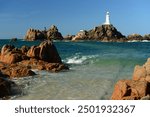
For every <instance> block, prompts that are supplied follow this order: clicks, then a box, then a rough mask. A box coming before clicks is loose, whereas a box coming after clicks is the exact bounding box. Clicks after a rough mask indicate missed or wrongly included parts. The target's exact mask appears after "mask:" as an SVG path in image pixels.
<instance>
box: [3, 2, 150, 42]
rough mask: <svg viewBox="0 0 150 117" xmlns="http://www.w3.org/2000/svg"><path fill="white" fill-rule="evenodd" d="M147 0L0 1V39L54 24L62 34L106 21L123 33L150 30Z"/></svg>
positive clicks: (22, 35)
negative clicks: (107, 12)
mask: <svg viewBox="0 0 150 117" xmlns="http://www.w3.org/2000/svg"><path fill="white" fill-rule="evenodd" d="M149 5H150V0H0V38H1V39H4V38H12V37H18V38H23V37H24V35H25V33H26V31H27V29H29V28H38V29H41V30H42V29H44V27H47V28H49V27H50V26H51V25H52V24H55V25H56V26H57V27H58V29H59V31H60V32H62V34H63V35H67V34H76V33H77V32H78V31H79V30H81V29H86V30H89V29H92V28H94V27H95V26H98V25H101V24H102V23H103V22H104V21H105V13H106V11H110V15H111V16H110V17H111V23H112V24H113V25H114V26H115V27H116V28H117V29H118V30H119V31H120V32H122V33H123V34H124V35H128V34H132V33H139V34H141V35H144V34H149V33H150V7H149Z"/></svg>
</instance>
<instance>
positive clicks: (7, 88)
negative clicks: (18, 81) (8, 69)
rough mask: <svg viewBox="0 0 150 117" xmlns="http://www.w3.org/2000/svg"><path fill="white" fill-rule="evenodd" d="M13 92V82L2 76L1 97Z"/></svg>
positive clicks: (0, 83)
mask: <svg viewBox="0 0 150 117" xmlns="http://www.w3.org/2000/svg"><path fill="white" fill-rule="evenodd" d="M10 94H11V82H10V81H8V80H5V79H3V78H0V98H3V97H6V96H9V95H10Z"/></svg>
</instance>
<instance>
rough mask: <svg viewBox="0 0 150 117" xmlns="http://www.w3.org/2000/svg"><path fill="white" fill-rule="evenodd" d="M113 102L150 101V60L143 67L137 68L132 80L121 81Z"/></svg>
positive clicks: (115, 90)
mask: <svg viewBox="0 0 150 117" xmlns="http://www.w3.org/2000/svg"><path fill="white" fill-rule="evenodd" d="M111 99H112V100H140V99H141V100H150V58H149V59H148V60H147V62H146V63H145V64H144V65H143V66H139V65H137V66H135V69H134V72H133V77H132V79H131V80H119V81H118V82H117V83H116V85H115V87H114V92H113V94H112V97H111Z"/></svg>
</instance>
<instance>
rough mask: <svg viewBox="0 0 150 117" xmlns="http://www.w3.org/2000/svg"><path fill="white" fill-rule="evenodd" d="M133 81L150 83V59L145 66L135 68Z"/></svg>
mask: <svg viewBox="0 0 150 117" xmlns="http://www.w3.org/2000/svg"><path fill="white" fill-rule="evenodd" d="M133 80H140V81H148V82H150V58H149V59H148V60H147V62H146V63H145V64H144V65H143V66H139V65H137V66H135V69H134V72H133Z"/></svg>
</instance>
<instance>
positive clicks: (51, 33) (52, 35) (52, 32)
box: [47, 25, 63, 40]
mask: <svg viewBox="0 0 150 117" xmlns="http://www.w3.org/2000/svg"><path fill="white" fill-rule="evenodd" d="M47 39H48V40H62V39H63V36H62V34H61V33H60V32H59V31H58V29H57V27H56V26H55V25H52V26H51V27H50V29H49V30H48V31H47Z"/></svg>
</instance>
